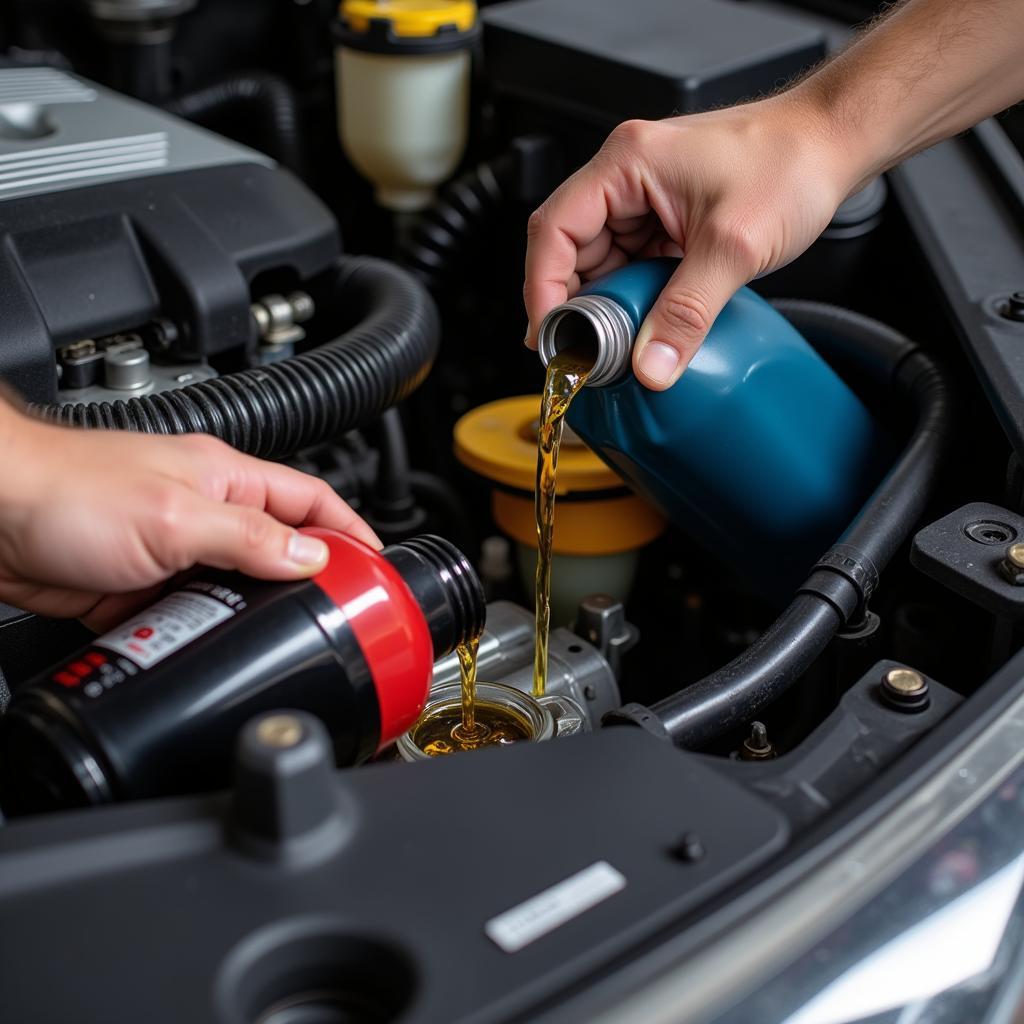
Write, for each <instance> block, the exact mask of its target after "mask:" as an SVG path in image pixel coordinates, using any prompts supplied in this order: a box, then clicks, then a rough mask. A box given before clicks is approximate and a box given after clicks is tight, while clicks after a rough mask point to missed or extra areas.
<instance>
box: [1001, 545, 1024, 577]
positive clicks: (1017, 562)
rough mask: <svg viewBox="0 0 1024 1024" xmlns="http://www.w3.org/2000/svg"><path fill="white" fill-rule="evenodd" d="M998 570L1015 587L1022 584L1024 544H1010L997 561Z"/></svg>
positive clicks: (1023, 575)
mask: <svg viewBox="0 0 1024 1024" xmlns="http://www.w3.org/2000/svg"><path fill="white" fill-rule="evenodd" d="M999 572H1000V573H1001V575H1002V576H1003V578H1004V579H1005V580H1007V582H1009V583H1012V584H1013V585H1014V586H1015V587H1020V586H1024V544H1021V543H1017V544H1011V545H1010V546H1009V547H1008V548H1007V549H1006V552H1005V554H1004V555H1003V560H1002V561H1001V562H1000V563H999Z"/></svg>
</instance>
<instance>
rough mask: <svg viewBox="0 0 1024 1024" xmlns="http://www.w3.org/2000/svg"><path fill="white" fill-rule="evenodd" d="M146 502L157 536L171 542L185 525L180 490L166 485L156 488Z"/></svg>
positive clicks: (183, 505) (183, 506)
mask: <svg viewBox="0 0 1024 1024" xmlns="http://www.w3.org/2000/svg"><path fill="white" fill-rule="evenodd" d="M146 500H147V503H148V505H149V508H150V518H151V519H152V520H153V522H154V524H155V526H156V527H157V534H158V536H162V537H163V538H165V539H167V540H171V539H172V538H173V537H174V536H175V535H176V534H177V533H178V532H179V531H180V530H181V528H182V527H183V526H184V524H185V502H184V500H183V499H182V494H181V490H180V488H178V487H173V486H170V485H166V484H164V485H159V486H156V487H154V488H153V489H152V490H151V491H150V493H149V495H148V497H147V499H146Z"/></svg>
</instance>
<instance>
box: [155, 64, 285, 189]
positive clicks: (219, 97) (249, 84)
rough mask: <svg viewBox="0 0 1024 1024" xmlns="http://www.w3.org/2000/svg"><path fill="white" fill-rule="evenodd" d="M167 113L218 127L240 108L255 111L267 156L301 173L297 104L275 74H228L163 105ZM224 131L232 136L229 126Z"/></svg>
mask: <svg viewBox="0 0 1024 1024" xmlns="http://www.w3.org/2000/svg"><path fill="white" fill-rule="evenodd" d="M164 109H165V110H166V111H167V112H168V113H170V114H176V115H177V116H178V117H183V118H185V119H186V120H187V121H195V122H197V123H198V124H202V125H206V126H208V127H211V126H214V127H216V126H219V127H220V128H221V130H224V128H225V126H226V120H225V119H226V118H228V117H229V116H231V115H233V114H237V112H238V111H240V110H245V109H249V110H252V111H253V113H254V115H255V116H254V117H253V121H252V125H253V127H255V128H257V130H259V131H260V132H261V133H262V134H261V137H262V138H265V139H266V140H267V141H268V142H269V145H267V146H265V148H266V150H267V151H268V152H269V155H270V156H272V157H273V158H274V159H275V160H277V162H278V163H281V164H284V166H285V167H287V168H288V169H289V170H292V171H295V173H296V174H299V175H301V174H302V171H303V165H304V161H303V159H302V143H301V140H300V136H299V117H298V103H297V102H296V99H295V93H294V91H293V90H292V88H291V86H290V85H288V83H287V82H285V81H284V79H282V78H278V77H277V75H271V74H267V73H265V72H250V73H248V74H239V75H231V76H230V77H228V78H223V79H221V80H220V81H218V82H214V83H213V84H212V85H208V86H205V87H204V88H202V89H196V90H195V91H194V92H190V93H186V94H185V95H183V96H178V97H176V98H175V99H173V100H170V101H169V102H167V103H165V104H164ZM227 129H228V130H227V132H226V134H228V135H232V132H231V130H230V125H227Z"/></svg>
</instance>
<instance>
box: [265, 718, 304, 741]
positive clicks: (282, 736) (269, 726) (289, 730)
mask: <svg viewBox="0 0 1024 1024" xmlns="http://www.w3.org/2000/svg"><path fill="white" fill-rule="evenodd" d="M256 735H257V736H258V737H259V740H260V742H261V743H265V744H266V745H267V746H268V747H277V748H278V749H284V748H285V747H294V746H295V744H296V743H298V742H299V740H301V739H302V723H301V722H300V721H299V720H298V719H297V718H296V717H295V716H294V715H271V716H270V717H269V718H264V719H263V721H262V722H260V724H259V726H258V727H257V729H256Z"/></svg>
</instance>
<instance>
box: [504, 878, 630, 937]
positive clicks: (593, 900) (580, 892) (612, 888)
mask: <svg viewBox="0 0 1024 1024" xmlns="http://www.w3.org/2000/svg"><path fill="white" fill-rule="evenodd" d="M625 886H626V878H625V876H624V875H623V874H622V873H621V872H619V871H616V870H615V868H613V867H612V866H611V864H609V863H608V862H607V861H603V860H599V861H598V862H597V863H596V864H591V865H590V867H589V868H584V869H583V870H582V871H579V872H577V873H576V874H575V875H572V876H571V877H569V878H567V879H565V881H564V882H559V883H558V884H557V885H553V886H552V887H551V888H550V889H545V890H544V891H543V892H541V893H538V894H537V895H536V896H533V897H531V898H530V899H528V900H527V901H526V902H525V903H520V904H519V906H518V907H513V908H512V909H511V910H506V911H505V913H503V914H499V915H498V916H497V917H492V918H491V920H490V921H488V922H487V923H486V924H485V925H484V931H485V932H486V933H487V936H488V938H490V939H492V940H493V941H494V942H495V943H496V944H497V945H498V946H500V947H501V948H502V949H503V950H504V951H505V952H506V953H515V952H518V951H519V950H520V949H522V948H523V947H524V946H528V945H529V944H530V943H531V942H533V941H535V940H536V939H539V938H540V937H541V936H542V935H547V934H548V932H551V931H554V930H555V929H556V928H557V927H559V925H563V924H565V923H566V922H567V921H571V920H572V919H573V918H574V917H579V915H580V914H582V913H583V912H584V911H585V910H589V909H590V908H591V907H596V906H597V904H598V903H602V902H604V900H606V899H608V897H609V896H614V895H615V893H617V892H619V891H620V890H621V889H624V888H625Z"/></svg>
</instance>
